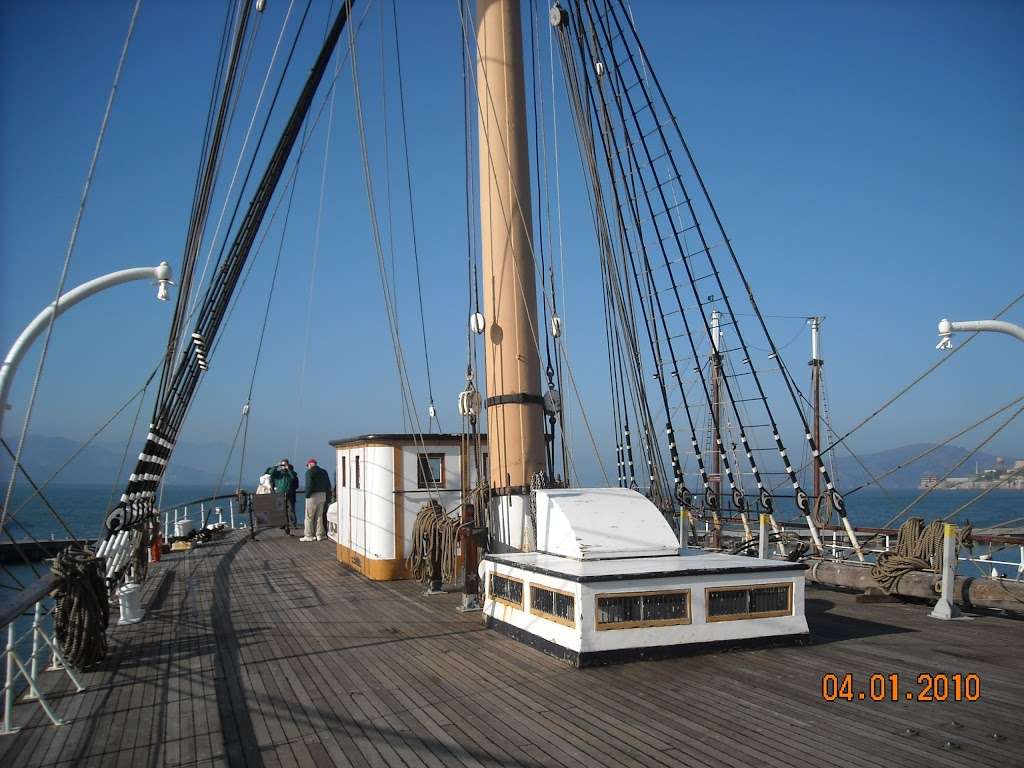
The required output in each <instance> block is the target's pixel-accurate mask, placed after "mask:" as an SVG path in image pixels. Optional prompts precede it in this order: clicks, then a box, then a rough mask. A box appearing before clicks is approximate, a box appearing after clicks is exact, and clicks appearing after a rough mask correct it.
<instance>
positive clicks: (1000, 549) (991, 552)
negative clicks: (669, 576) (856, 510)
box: [695, 516, 1024, 581]
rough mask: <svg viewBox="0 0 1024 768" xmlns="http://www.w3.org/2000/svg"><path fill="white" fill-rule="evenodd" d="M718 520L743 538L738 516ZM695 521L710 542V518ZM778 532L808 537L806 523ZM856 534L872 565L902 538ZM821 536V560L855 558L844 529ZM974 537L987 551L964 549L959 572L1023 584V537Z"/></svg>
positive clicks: (884, 531) (876, 531)
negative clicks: (860, 539)
mask: <svg viewBox="0 0 1024 768" xmlns="http://www.w3.org/2000/svg"><path fill="white" fill-rule="evenodd" d="M719 519H720V521H721V523H722V533H723V534H732V535H733V536H738V537H739V538H743V536H744V529H743V527H742V520H741V519H740V518H739V517H731V516H722V517H720V518H719ZM695 522H698V523H699V525H698V533H703V538H704V541H705V542H707V541H710V540H711V534H712V531H713V522H712V521H711V519H710V518H698V519H697V520H696V521H695ZM779 529H780V531H781V532H786V531H789V532H791V533H793V534H794V535H800V534H801V533H803V534H804V535H806V531H807V524H806V523H804V522H803V521H794V522H791V523H781V522H780V523H779ZM854 531H855V532H856V533H857V534H858V538H863V540H862V541H861V544H860V549H861V552H862V553H863V554H864V556H865V558H867V559H868V561H869V562H870V561H872V560H874V558H876V557H877V556H878V555H880V554H882V553H886V552H890V551H892V549H893V548H894V547H895V545H896V541H897V537H898V535H899V531H898V530H897V529H895V528H870V527H855V528H854ZM820 535H821V541H822V549H823V552H822V553H821V557H823V558H829V559H831V560H834V561H846V560H849V559H850V558H851V557H853V556H854V554H855V552H854V549H853V546H852V545H851V544H850V542H849V539H847V538H846V532H845V530H844V529H842V528H839V527H838V526H822V527H821V528H820ZM972 538H973V540H974V544H975V548H981V549H983V548H987V550H988V551H987V552H981V553H976V552H975V551H974V550H973V549H968V550H963V549H961V551H960V554H959V556H958V557H957V571H958V572H959V573H961V574H962V575H969V576H973V577H975V578H979V577H980V578H987V579H1006V578H1010V579H1013V580H1015V581H1024V536H1021V535H989V534H974V536H973V537H972ZM1014 556H1016V559H1015V558H1014ZM965 570H969V571H970V573H964V571H965Z"/></svg>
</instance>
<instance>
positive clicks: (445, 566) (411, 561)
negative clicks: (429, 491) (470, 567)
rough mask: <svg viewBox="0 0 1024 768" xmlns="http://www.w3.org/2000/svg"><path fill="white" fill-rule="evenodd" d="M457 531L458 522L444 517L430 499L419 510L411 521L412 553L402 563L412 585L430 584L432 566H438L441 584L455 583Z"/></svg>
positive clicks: (441, 508)
mask: <svg viewBox="0 0 1024 768" xmlns="http://www.w3.org/2000/svg"><path fill="white" fill-rule="evenodd" d="M453 512H454V510H453ZM460 527H461V522H460V520H459V518H458V517H453V516H452V514H450V513H446V512H445V510H444V507H442V506H441V504H440V502H438V501H436V500H434V499H431V500H430V501H429V502H427V503H426V504H424V505H423V506H421V507H420V510H419V512H417V513H416V518H415V520H414V521H413V527H412V551H411V552H410V553H409V557H407V558H406V561H405V565H406V568H408V570H409V573H410V575H411V576H412V577H413V578H414V579H416V581H419V582H422V583H424V584H426V583H428V582H430V581H432V580H433V574H434V563H435V562H439V563H440V574H441V581H442V582H447V583H451V582H453V581H455V578H456V556H457V551H458V542H459V528H460Z"/></svg>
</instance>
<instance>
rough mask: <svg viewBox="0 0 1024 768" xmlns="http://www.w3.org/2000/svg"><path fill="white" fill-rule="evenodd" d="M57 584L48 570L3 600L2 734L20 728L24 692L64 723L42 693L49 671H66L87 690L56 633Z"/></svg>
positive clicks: (0, 621)
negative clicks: (18, 707)
mask: <svg viewBox="0 0 1024 768" xmlns="http://www.w3.org/2000/svg"><path fill="white" fill-rule="evenodd" d="M55 586H56V577H55V576H54V575H53V574H47V575H45V576H41V577H40V578H39V579H37V580H36V581H34V582H33V583H31V584H29V585H28V586H26V587H25V589H23V590H21V591H20V592H18V593H17V594H16V595H14V596H13V597H11V598H10V599H8V600H5V601H4V602H2V603H0V628H3V631H4V635H5V637H6V641H7V642H6V650H5V653H4V657H5V662H6V663H5V675H4V686H3V722H0V736H5V735H9V734H13V733H17V732H18V731H19V730H20V728H19V727H18V726H17V725H16V724H15V721H14V709H15V704H16V702H17V701H18V697H19V694H22V693H23V695H21V697H20V701H21V702H23V703H27V702H33V701H34V702H36V703H37V704H38V705H39V706H40V707H41V708H42V710H43V712H44V713H45V714H46V716H47V717H48V718H49V719H50V722H51V723H53V724H54V725H63V724H64V720H63V719H62V718H61V717H59V716H58V715H57V713H56V712H55V711H54V709H53V706H52V705H51V703H50V702H49V701H48V700H47V698H46V696H45V694H44V693H43V686H42V680H43V677H44V676H52V675H50V674H49V673H55V672H61V673H63V674H66V675H67V676H68V677H69V678H70V679H71V682H72V684H73V685H74V686H75V688H76V690H77V691H84V690H85V687H84V686H83V685H82V683H81V682H80V681H79V679H78V677H77V676H76V675H75V672H74V670H72V669H71V668H70V667H68V666H67V664H66V663H65V662H64V656H63V655H62V654H61V652H60V649H59V648H58V646H57V641H56V638H55V637H54V622H53V611H54V607H55V602H54V600H53V598H52V597H50V593H51V592H52V591H53V588H54V587H55Z"/></svg>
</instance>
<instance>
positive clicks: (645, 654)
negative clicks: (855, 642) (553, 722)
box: [484, 616, 811, 667]
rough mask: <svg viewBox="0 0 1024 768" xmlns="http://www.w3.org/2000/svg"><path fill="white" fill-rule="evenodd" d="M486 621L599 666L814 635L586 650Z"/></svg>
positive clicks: (795, 641) (803, 640)
mask: <svg viewBox="0 0 1024 768" xmlns="http://www.w3.org/2000/svg"><path fill="white" fill-rule="evenodd" d="M484 624H486V626H487V627H488V628H489V629H493V630H495V631H497V632H500V633H501V634H503V635H505V636H507V637H510V638H512V639H513V640H516V641H518V642H520V643H523V644H524V645H528V646H530V647H531V648H536V649H537V650H538V651H543V652H544V653H546V654H548V655H549V656H554V657H555V658H557V659H562V660H564V661H567V662H569V663H570V664H572V665H573V666H574V667H596V666H601V665H602V664H622V663H625V662H630V661H656V660H658V659H671V658H677V657H680V656H697V655H700V654H703V653H715V652H728V651H734V650H743V649H747V648H776V647H779V646H788V645H807V644H808V643H809V642H810V640H811V636H810V634H807V633H799V634H792V635H772V636H769V637H750V638H744V639H741V640H716V641H713V642H707V643H682V644H678V645H656V646H651V647H649V648H621V649H617V650H612V651H586V652H583V653H580V652H579V651H573V650H571V649H569V648H563V647H562V646H561V645H558V644H557V643H552V642H551V641H550V640H545V639H544V638H542V637H537V636H536V635H533V634H531V633H529V632H527V631H526V630H524V629H520V628H519V627H515V626H513V625H511V624H507V623H506V622H504V621H500V620H498V619H495V618H494V617H492V616H485V617H484Z"/></svg>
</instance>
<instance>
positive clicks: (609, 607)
mask: <svg viewBox="0 0 1024 768" xmlns="http://www.w3.org/2000/svg"><path fill="white" fill-rule="evenodd" d="M689 623H690V591H689V590H686V589H681V590H672V591H668V592H629V593H615V594H606V595H598V596H597V628H598V629H599V630H600V629H634V628H637V627H664V626H669V625H672V624H689Z"/></svg>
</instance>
